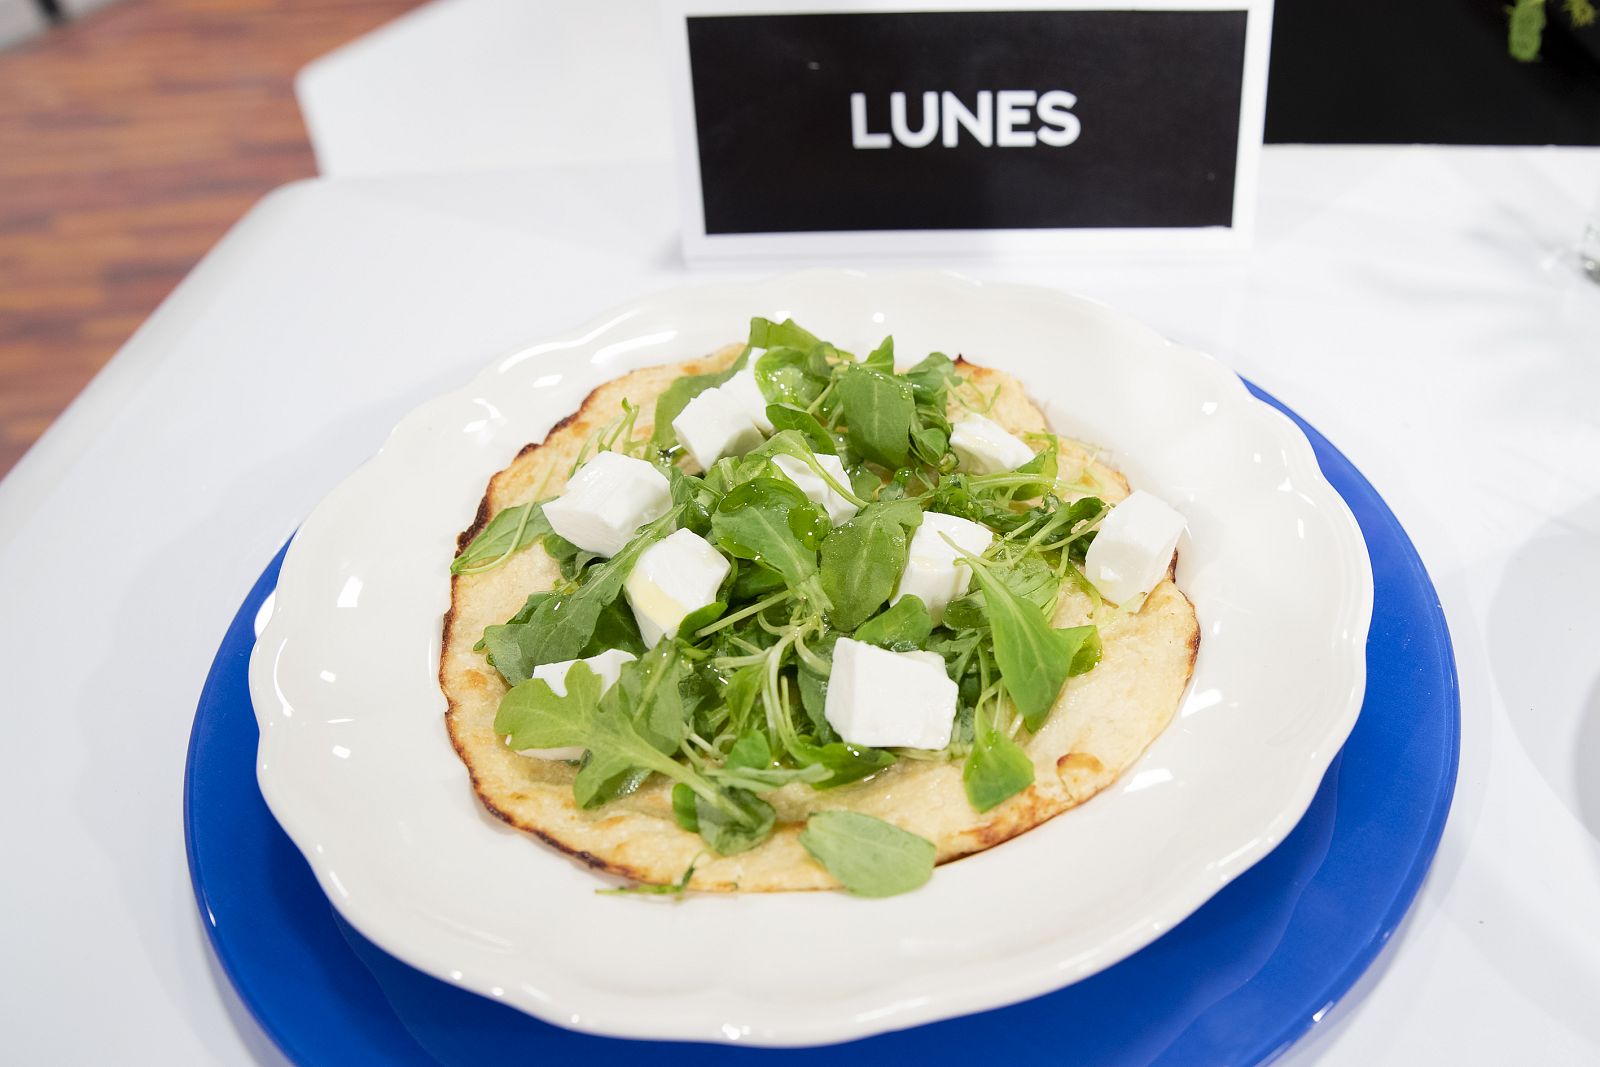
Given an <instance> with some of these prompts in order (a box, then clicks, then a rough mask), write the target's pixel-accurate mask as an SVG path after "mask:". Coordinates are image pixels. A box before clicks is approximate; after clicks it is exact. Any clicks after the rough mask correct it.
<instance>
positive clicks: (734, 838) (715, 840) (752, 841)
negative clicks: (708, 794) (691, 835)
mask: <svg viewBox="0 0 1600 1067" xmlns="http://www.w3.org/2000/svg"><path fill="white" fill-rule="evenodd" d="M721 795H722V798H723V799H724V801H726V805H725V806H719V805H717V804H715V803H712V802H710V801H708V800H707V799H706V798H705V797H703V796H696V797H695V802H694V813H695V820H696V822H697V824H698V826H699V829H700V836H701V837H702V838H704V839H705V842H706V844H708V845H710V846H711V847H712V848H713V849H715V850H716V851H717V853H718V854H719V855H723V856H731V855H733V854H734V853H736V852H745V851H748V850H750V849H752V848H755V847H756V846H757V845H759V844H761V843H762V842H763V841H765V840H766V839H767V838H769V837H771V836H772V828H773V826H774V825H776V823H777V819H778V815H777V812H775V811H774V810H773V809H772V805H771V804H768V803H767V802H766V801H765V800H762V799H761V798H760V797H758V796H756V795H755V794H754V793H752V792H751V791H750V790H748V789H741V788H739V787H737V786H734V787H731V788H726V789H723V790H722V791H721Z"/></svg>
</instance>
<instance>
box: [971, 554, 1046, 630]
mask: <svg viewBox="0 0 1600 1067" xmlns="http://www.w3.org/2000/svg"><path fill="white" fill-rule="evenodd" d="M991 566H993V565H991ZM994 575H995V577H997V578H998V579H999V580H1000V581H1002V582H1004V583H1005V585H1006V588H1007V589H1010V590H1011V592H1012V593H1014V594H1015V595H1016V596H1017V598H1018V599H1020V600H1023V601H1026V602H1027V603H1029V604H1032V605H1033V606H1034V607H1036V608H1038V609H1039V610H1040V611H1042V612H1044V613H1045V614H1046V615H1049V614H1051V613H1053V612H1054V611H1055V606H1056V600H1057V598H1058V597H1059V595H1060V592H1061V579H1060V578H1058V577H1056V572H1055V571H1054V570H1053V569H1052V568H1051V566H1050V565H1049V564H1048V563H1046V562H1045V561H1044V560H1043V559H1041V558H1039V557H1038V556H1020V557H1018V558H1017V559H1015V560H1013V561H1012V562H1011V563H1009V564H1007V565H1005V566H994ZM987 605H988V601H987V600H986V599H985V597H984V593H983V590H982V589H981V588H980V589H974V590H973V591H972V592H970V593H968V594H967V595H966V596H963V597H958V598H956V599H955V600H952V601H951V602H950V606H949V607H947V608H946V609H945V613H944V624H945V625H946V626H948V627H950V628H951V629H952V630H960V629H968V628H973V627H980V626H984V625H987V623H988V606H987Z"/></svg>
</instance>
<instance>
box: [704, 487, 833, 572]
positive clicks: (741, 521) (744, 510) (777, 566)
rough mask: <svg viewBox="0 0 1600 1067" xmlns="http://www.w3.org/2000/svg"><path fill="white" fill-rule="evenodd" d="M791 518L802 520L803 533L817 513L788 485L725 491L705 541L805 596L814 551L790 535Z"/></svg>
mask: <svg viewBox="0 0 1600 1067" xmlns="http://www.w3.org/2000/svg"><path fill="white" fill-rule="evenodd" d="M796 513H798V514H799V515H800V516H801V517H802V519H803V520H804V521H803V522H802V524H801V525H802V529H803V528H804V527H805V525H806V524H807V523H809V521H810V519H811V517H812V516H814V515H815V514H817V507H816V505H815V504H813V503H811V501H810V500H809V499H808V498H807V497H806V495H805V493H803V492H801V491H800V489H799V487H798V486H796V485H795V484H794V483H793V482H791V481H789V480H787V479H779V478H768V477H759V478H752V479H751V480H750V481H748V482H745V483H744V484H743V485H739V486H735V487H734V488H733V489H731V490H729V492H728V494H727V495H726V496H724V497H723V498H722V503H720V504H718V505H717V510H716V512H715V513H713V514H712V516H711V536H712V539H713V540H714V541H715V542H716V543H717V545H718V547H720V548H721V549H723V551H725V552H727V553H728V554H730V555H732V556H736V557H738V558H739V559H749V560H756V561H759V562H761V563H763V564H765V565H766V566H768V567H771V568H772V569H773V570H775V571H777V572H778V573H779V574H781V575H783V580H784V581H785V582H786V583H787V584H788V586H789V588H791V589H795V590H800V591H805V590H807V589H808V587H809V586H810V585H811V584H812V583H810V581H809V580H810V579H811V578H812V577H813V576H814V575H815V574H816V573H817V550H816V549H815V548H813V547H808V546H807V545H806V544H805V542H804V540H803V539H802V537H801V536H800V534H798V533H797V532H796V529H795V521H794V516H795V514H796ZM811 591H812V592H817V590H815V589H812V590H811Z"/></svg>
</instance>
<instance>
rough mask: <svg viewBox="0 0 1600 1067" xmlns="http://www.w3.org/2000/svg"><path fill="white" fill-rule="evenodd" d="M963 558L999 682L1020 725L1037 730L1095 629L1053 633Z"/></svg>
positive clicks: (979, 564) (1031, 609)
mask: <svg viewBox="0 0 1600 1067" xmlns="http://www.w3.org/2000/svg"><path fill="white" fill-rule="evenodd" d="M962 558H963V559H965V560H966V561H967V564H968V566H970V567H971V568H972V576H973V578H974V579H976V581H977V583H978V585H979V586H980V587H981V588H982V589H983V596H984V602H985V605H986V607H987V609H988V614H989V628H990V630H991V632H992V633H993V634H994V659H995V663H996V664H997V665H998V666H999V668H1000V678H1001V682H1002V683H1003V684H1004V685H1005V687H1006V692H1007V693H1009V694H1010V695H1011V702H1012V703H1013V704H1015V705H1016V708H1017V711H1018V712H1020V713H1021V714H1022V721H1023V724H1024V725H1026V726H1027V728H1028V729H1029V730H1037V729H1038V728H1039V727H1041V726H1043V725H1044V720H1045V717H1046V716H1048V715H1049V714H1050V708H1051V706H1052V705H1053V704H1054V703H1055V701H1056V696H1057V695H1058V694H1060V692H1061V686H1062V685H1063V684H1065V682H1066V680H1067V676H1068V674H1069V673H1070V672H1071V669H1072V666H1073V664H1074V661H1075V659H1076V657H1077V655H1078V650H1079V649H1080V648H1081V647H1082V645H1083V643H1084V642H1085V641H1086V640H1087V639H1088V631H1091V630H1093V629H1094V627H1093V626H1075V627H1072V628H1071V629H1066V630H1057V629H1055V628H1054V627H1052V626H1051V625H1050V622H1049V620H1048V619H1047V618H1046V617H1045V614H1044V612H1042V611H1040V610H1039V609H1038V608H1037V607H1035V606H1034V605H1032V604H1030V603H1028V602H1026V601H1024V600H1022V599H1021V598H1019V597H1018V596H1017V595H1016V594H1015V593H1013V592H1012V591H1011V590H1010V588H1009V587H1007V585H1006V583H1005V582H1004V581H1002V580H1001V579H1000V578H999V577H997V576H996V575H995V573H994V571H993V570H992V568H991V566H990V565H989V564H987V563H985V562H983V560H981V559H979V558H978V557H977V556H974V555H972V553H970V552H963V553H962Z"/></svg>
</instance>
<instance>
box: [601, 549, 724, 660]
mask: <svg viewBox="0 0 1600 1067" xmlns="http://www.w3.org/2000/svg"><path fill="white" fill-rule="evenodd" d="M732 569H733V568H732V565H731V564H730V563H729V562H728V561H727V559H726V558H725V557H724V556H723V555H722V553H720V552H718V551H717V550H716V549H714V548H712V547H711V542H709V541H707V540H706V539H705V538H703V537H701V536H700V535H699V534H697V533H695V532H693V531H692V530H679V531H677V532H676V533H673V534H670V535H668V536H667V537H665V538H663V539H661V540H660V541H657V542H656V543H655V544H653V545H651V546H650V547H649V548H647V549H645V550H644V551H643V552H642V553H640V555H639V562H637V563H635V564H634V565H633V570H631V571H629V572H628V578H627V581H625V582H624V583H623V586H622V588H623V591H624V592H625V593H626V594H627V596H628V605H629V607H631V608H633V617H634V619H635V620H637V621H638V623H639V633H640V634H641V635H642V636H643V637H644V643H645V644H646V645H649V646H651V647H652V648H653V647H655V644H656V642H658V641H660V640H661V639H662V638H663V637H673V636H675V635H676V634H677V632H678V624H679V623H680V622H682V621H683V618H684V616H685V615H688V614H689V613H690V612H691V611H698V610H699V609H700V608H703V607H705V606H706V605H707V604H711V603H714V602H715V601H716V599H717V589H718V588H719V587H720V586H721V585H722V580H723V579H724V578H726V577H727V576H728V571H730V570H732Z"/></svg>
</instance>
